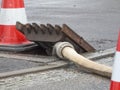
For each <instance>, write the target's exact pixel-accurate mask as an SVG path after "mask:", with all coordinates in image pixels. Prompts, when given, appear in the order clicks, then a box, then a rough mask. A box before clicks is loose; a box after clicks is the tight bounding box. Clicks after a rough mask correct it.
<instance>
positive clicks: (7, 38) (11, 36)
mask: <svg viewBox="0 0 120 90" xmlns="http://www.w3.org/2000/svg"><path fill="white" fill-rule="evenodd" d="M17 21H20V22H22V23H24V24H25V23H27V18H26V13H25V8H24V1H23V0H2V3H1V13H0V50H1V49H2V50H15V51H23V50H26V49H29V48H31V47H33V46H34V45H35V44H34V43H33V42H30V41H28V40H27V39H26V37H25V36H24V35H23V34H22V33H21V32H19V31H18V30H17V29H16V26H15V25H16V22H17Z"/></svg>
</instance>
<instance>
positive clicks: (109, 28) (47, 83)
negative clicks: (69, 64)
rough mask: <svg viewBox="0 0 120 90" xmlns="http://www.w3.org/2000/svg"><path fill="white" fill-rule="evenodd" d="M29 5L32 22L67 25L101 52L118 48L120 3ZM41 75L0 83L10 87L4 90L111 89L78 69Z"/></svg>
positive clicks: (80, 0)
mask: <svg viewBox="0 0 120 90" xmlns="http://www.w3.org/2000/svg"><path fill="white" fill-rule="evenodd" d="M25 5H26V12H27V16H28V22H37V23H40V24H47V23H51V24H53V25H54V24H59V25H62V24H63V23H66V24H68V25H69V26H70V27H71V28H72V29H73V30H74V31H75V32H77V33H78V34H79V35H81V36H82V37H83V38H84V39H85V40H87V41H88V42H89V43H90V44H91V45H92V46H93V47H95V48H96V49H97V50H103V49H107V48H111V47H115V46H116V42H117V37H118V32H119V27H120V11H119V10H120V1H119V0H69V1H68V0H59V1H58V0H25ZM108 59H110V58H108ZM108 59H107V60H108ZM110 60H111V59H110ZM38 76H39V78H37V76H36V75H32V76H29V77H27V76H23V77H22V78H20V77H16V78H12V79H11V78H10V79H7V80H6V81H4V80H3V81H2V80H0V86H1V89H2V88H6V89H2V90H7V89H8V90H109V83H110V79H106V78H104V77H99V76H97V75H93V74H88V73H85V72H81V71H79V70H78V71H76V69H74V68H70V69H59V70H53V71H47V72H43V73H39V74H38ZM33 78H35V79H34V80H33ZM17 80H18V82H17ZM2 83H4V84H5V85H3V84H2ZM22 86H23V87H22Z"/></svg>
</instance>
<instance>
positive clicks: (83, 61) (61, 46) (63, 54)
mask: <svg viewBox="0 0 120 90" xmlns="http://www.w3.org/2000/svg"><path fill="white" fill-rule="evenodd" d="M53 52H54V53H56V55H57V56H58V57H59V58H62V59H63V58H64V59H68V60H70V61H73V62H74V63H77V64H79V65H80V66H81V67H83V68H85V69H87V70H89V71H90V72H92V73H95V74H98V75H101V76H105V77H108V78H110V77H111V73H112V68H111V67H109V66H106V65H103V64H99V63H96V62H94V61H91V60H88V59H87V58H85V57H83V56H82V55H80V54H78V53H77V52H76V51H75V49H74V47H73V45H71V44H70V43H68V42H59V43H57V44H56V45H55V46H54V49H53Z"/></svg>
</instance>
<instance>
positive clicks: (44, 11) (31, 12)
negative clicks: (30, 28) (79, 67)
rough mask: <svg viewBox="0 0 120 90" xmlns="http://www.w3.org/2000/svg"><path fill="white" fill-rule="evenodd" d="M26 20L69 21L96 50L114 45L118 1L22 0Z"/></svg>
mask: <svg viewBox="0 0 120 90" xmlns="http://www.w3.org/2000/svg"><path fill="white" fill-rule="evenodd" d="M25 4H26V12H27V16H28V21H29V22H37V23H40V24H42V23H43V24H47V23H51V24H53V25H54V24H59V25H62V24H64V23H66V24H68V25H69V26H70V27H71V28H72V29H73V30H74V31H75V32H77V33H78V34H79V35H81V36H82V37H83V38H84V39H85V40H87V41H88V42H89V43H90V44H91V45H93V46H94V47H95V48H96V49H97V50H103V49H107V48H111V47H115V46H116V40H117V37H118V32H119V28H120V20H119V19H120V10H119V9H120V1H118V0H69V1H68V0H59V1H58V0H57V1H56V0H35V1H34V0H25Z"/></svg>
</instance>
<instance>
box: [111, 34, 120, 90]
mask: <svg viewBox="0 0 120 90" xmlns="http://www.w3.org/2000/svg"><path fill="white" fill-rule="evenodd" d="M110 90H120V32H119V37H118V43H117V49H116V53H115V58H114V65H113V71H112V78H111V86H110Z"/></svg>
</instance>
